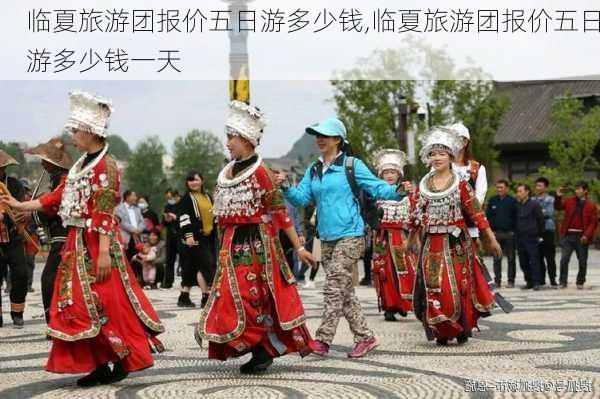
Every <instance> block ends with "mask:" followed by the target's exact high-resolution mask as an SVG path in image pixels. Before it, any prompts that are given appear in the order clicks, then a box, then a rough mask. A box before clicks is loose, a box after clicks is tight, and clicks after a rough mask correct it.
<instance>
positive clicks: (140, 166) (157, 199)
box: [125, 136, 167, 213]
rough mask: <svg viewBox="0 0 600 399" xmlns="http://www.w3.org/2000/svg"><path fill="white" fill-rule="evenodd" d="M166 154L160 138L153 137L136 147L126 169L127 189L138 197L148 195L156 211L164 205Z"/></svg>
mask: <svg viewBox="0 0 600 399" xmlns="http://www.w3.org/2000/svg"><path fill="white" fill-rule="evenodd" d="M165 154H166V150H165V146H164V145H163V144H162V143H161V142H160V139H159V138H158V136H152V137H149V138H147V139H145V140H144V141H142V142H141V143H140V144H138V145H137V146H136V147H135V149H134V150H133V152H132V153H131V156H130V157H129V159H128V162H127V166H126V167H125V183H126V187H127V188H128V189H130V190H133V191H135V192H136V193H138V195H147V196H148V197H149V198H150V204H151V207H152V209H154V210H155V211H159V210H160V209H162V206H163V205H164V204H163V201H164V195H163V193H164V190H165V186H166V182H167V178H166V176H165V172H164V170H163V156H164V155H165ZM158 213H160V212H158Z"/></svg>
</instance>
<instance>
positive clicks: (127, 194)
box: [123, 190, 134, 201]
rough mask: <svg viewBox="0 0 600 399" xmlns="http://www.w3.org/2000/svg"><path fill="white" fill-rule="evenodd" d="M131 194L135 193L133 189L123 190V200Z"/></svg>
mask: <svg viewBox="0 0 600 399" xmlns="http://www.w3.org/2000/svg"><path fill="white" fill-rule="evenodd" d="M131 194H134V192H133V191H131V190H125V192H123V201H126V200H127V198H129V196H130V195H131Z"/></svg>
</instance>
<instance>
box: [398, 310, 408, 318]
mask: <svg viewBox="0 0 600 399" xmlns="http://www.w3.org/2000/svg"><path fill="white" fill-rule="evenodd" d="M397 313H398V314H399V315H400V317H406V316H408V313H406V312H405V311H403V310H399V311H398V312H397Z"/></svg>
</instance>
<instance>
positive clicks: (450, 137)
mask: <svg viewBox="0 0 600 399" xmlns="http://www.w3.org/2000/svg"><path fill="white" fill-rule="evenodd" d="M421 142H422V144H423V147H422V148H421V151H420V152H419V155H420V157H421V161H423V163H424V164H429V154H430V153H431V151H433V150H436V149H441V150H445V151H448V152H449V153H450V154H451V155H452V156H453V157H454V158H457V157H458V153H459V152H460V150H461V149H462V143H461V141H460V138H459V137H458V135H457V134H456V133H455V132H454V131H452V130H450V129H448V128H447V127H443V126H435V127H433V128H431V129H430V130H429V131H428V132H427V133H425V135H424V136H423V138H422V140H421Z"/></svg>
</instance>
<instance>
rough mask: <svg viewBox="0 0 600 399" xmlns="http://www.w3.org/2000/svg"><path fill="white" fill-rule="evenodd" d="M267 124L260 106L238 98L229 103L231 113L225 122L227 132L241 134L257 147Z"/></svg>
mask: <svg viewBox="0 0 600 399" xmlns="http://www.w3.org/2000/svg"><path fill="white" fill-rule="evenodd" d="M266 126H267V121H266V118H265V115H264V113H263V112H262V111H260V110H259V109H258V108H256V107H254V106H252V105H248V104H246V103H244V102H242V101H237V100H233V101H232V102H231V103H229V115H228V117H227V122H226V123H225V132H226V133H227V134H233V135H238V136H241V137H243V138H245V139H246V140H248V141H249V142H250V143H252V145H253V146H255V147H256V146H258V145H259V144H260V139H261V138H262V135H263V129H264V128H265V127H266Z"/></svg>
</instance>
